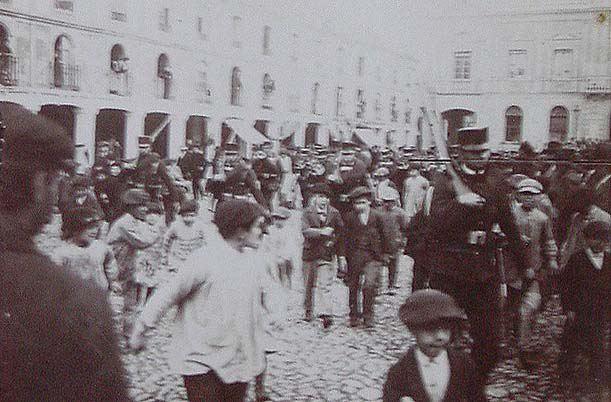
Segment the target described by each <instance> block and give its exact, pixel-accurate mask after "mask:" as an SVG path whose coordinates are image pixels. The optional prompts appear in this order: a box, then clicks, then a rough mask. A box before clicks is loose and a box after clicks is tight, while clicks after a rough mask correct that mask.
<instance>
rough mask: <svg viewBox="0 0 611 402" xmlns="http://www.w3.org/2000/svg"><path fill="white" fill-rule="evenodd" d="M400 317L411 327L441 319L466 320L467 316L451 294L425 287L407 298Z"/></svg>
mask: <svg viewBox="0 0 611 402" xmlns="http://www.w3.org/2000/svg"><path fill="white" fill-rule="evenodd" d="M399 318H400V319H401V321H402V322H403V323H404V324H405V325H406V326H407V327H408V328H409V327H418V326H423V325H427V324H432V323H435V322H438V321H440V320H465V319H467V316H466V315H465V313H464V311H463V310H462V309H461V308H460V307H458V305H457V304H456V302H455V301H454V299H453V298H452V297H451V296H450V295H447V294H445V293H443V292H440V291H438V290H434V289H423V290H417V291H415V292H414V293H412V294H411V295H410V296H408V297H407V299H405V302H404V303H403V305H402V306H401V307H400V308H399Z"/></svg>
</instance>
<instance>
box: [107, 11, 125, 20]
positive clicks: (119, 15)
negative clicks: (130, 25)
mask: <svg viewBox="0 0 611 402" xmlns="http://www.w3.org/2000/svg"><path fill="white" fill-rule="evenodd" d="M110 19H111V20H113V21H118V22H126V21H127V14H125V13H123V12H120V11H111V12H110Z"/></svg>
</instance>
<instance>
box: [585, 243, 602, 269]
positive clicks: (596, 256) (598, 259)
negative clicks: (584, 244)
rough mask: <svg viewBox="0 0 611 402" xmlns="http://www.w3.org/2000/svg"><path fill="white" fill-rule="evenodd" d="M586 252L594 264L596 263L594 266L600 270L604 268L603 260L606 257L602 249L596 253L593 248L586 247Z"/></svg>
mask: <svg viewBox="0 0 611 402" xmlns="http://www.w3.org/2000/svg"><path fill="white" fill-rule="evenodd" d="M586 254H587V256H588V258H589V259H590V262H591V263H592V265H594V268H596V269H597V270H599V271H600V270H601V269H603V261H604V259H605V252H604V251H601V252H600V253H594V252H593V251H592V249H591V248H586Z"/></svg>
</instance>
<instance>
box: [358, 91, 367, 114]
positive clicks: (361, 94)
mask: <svg viewBox="0 0 611 402" xmlns="http://www.w3.org/2000/svg"><path fill="white" fill-rule="evenodd" d="M366 107H367V104H366V102H365V97H364V92H363V90H362V89H359V90H357V91H356V118H357V119H363V118H365V109H366Z"/></svg>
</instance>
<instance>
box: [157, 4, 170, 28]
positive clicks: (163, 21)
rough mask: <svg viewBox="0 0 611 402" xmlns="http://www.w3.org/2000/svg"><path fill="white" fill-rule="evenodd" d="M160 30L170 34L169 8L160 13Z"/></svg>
mask: <svg viewBox="0 0 611 402" xmlns="http://www.w3.org/2000/svg"><path fill="white" fill-rule="evenodd" d="M159 29H160V30H162V31H163V32H170V9H169V8H167V7H166V8H163V9H162V10H161V11H160V12H159Z"/></svg>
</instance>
